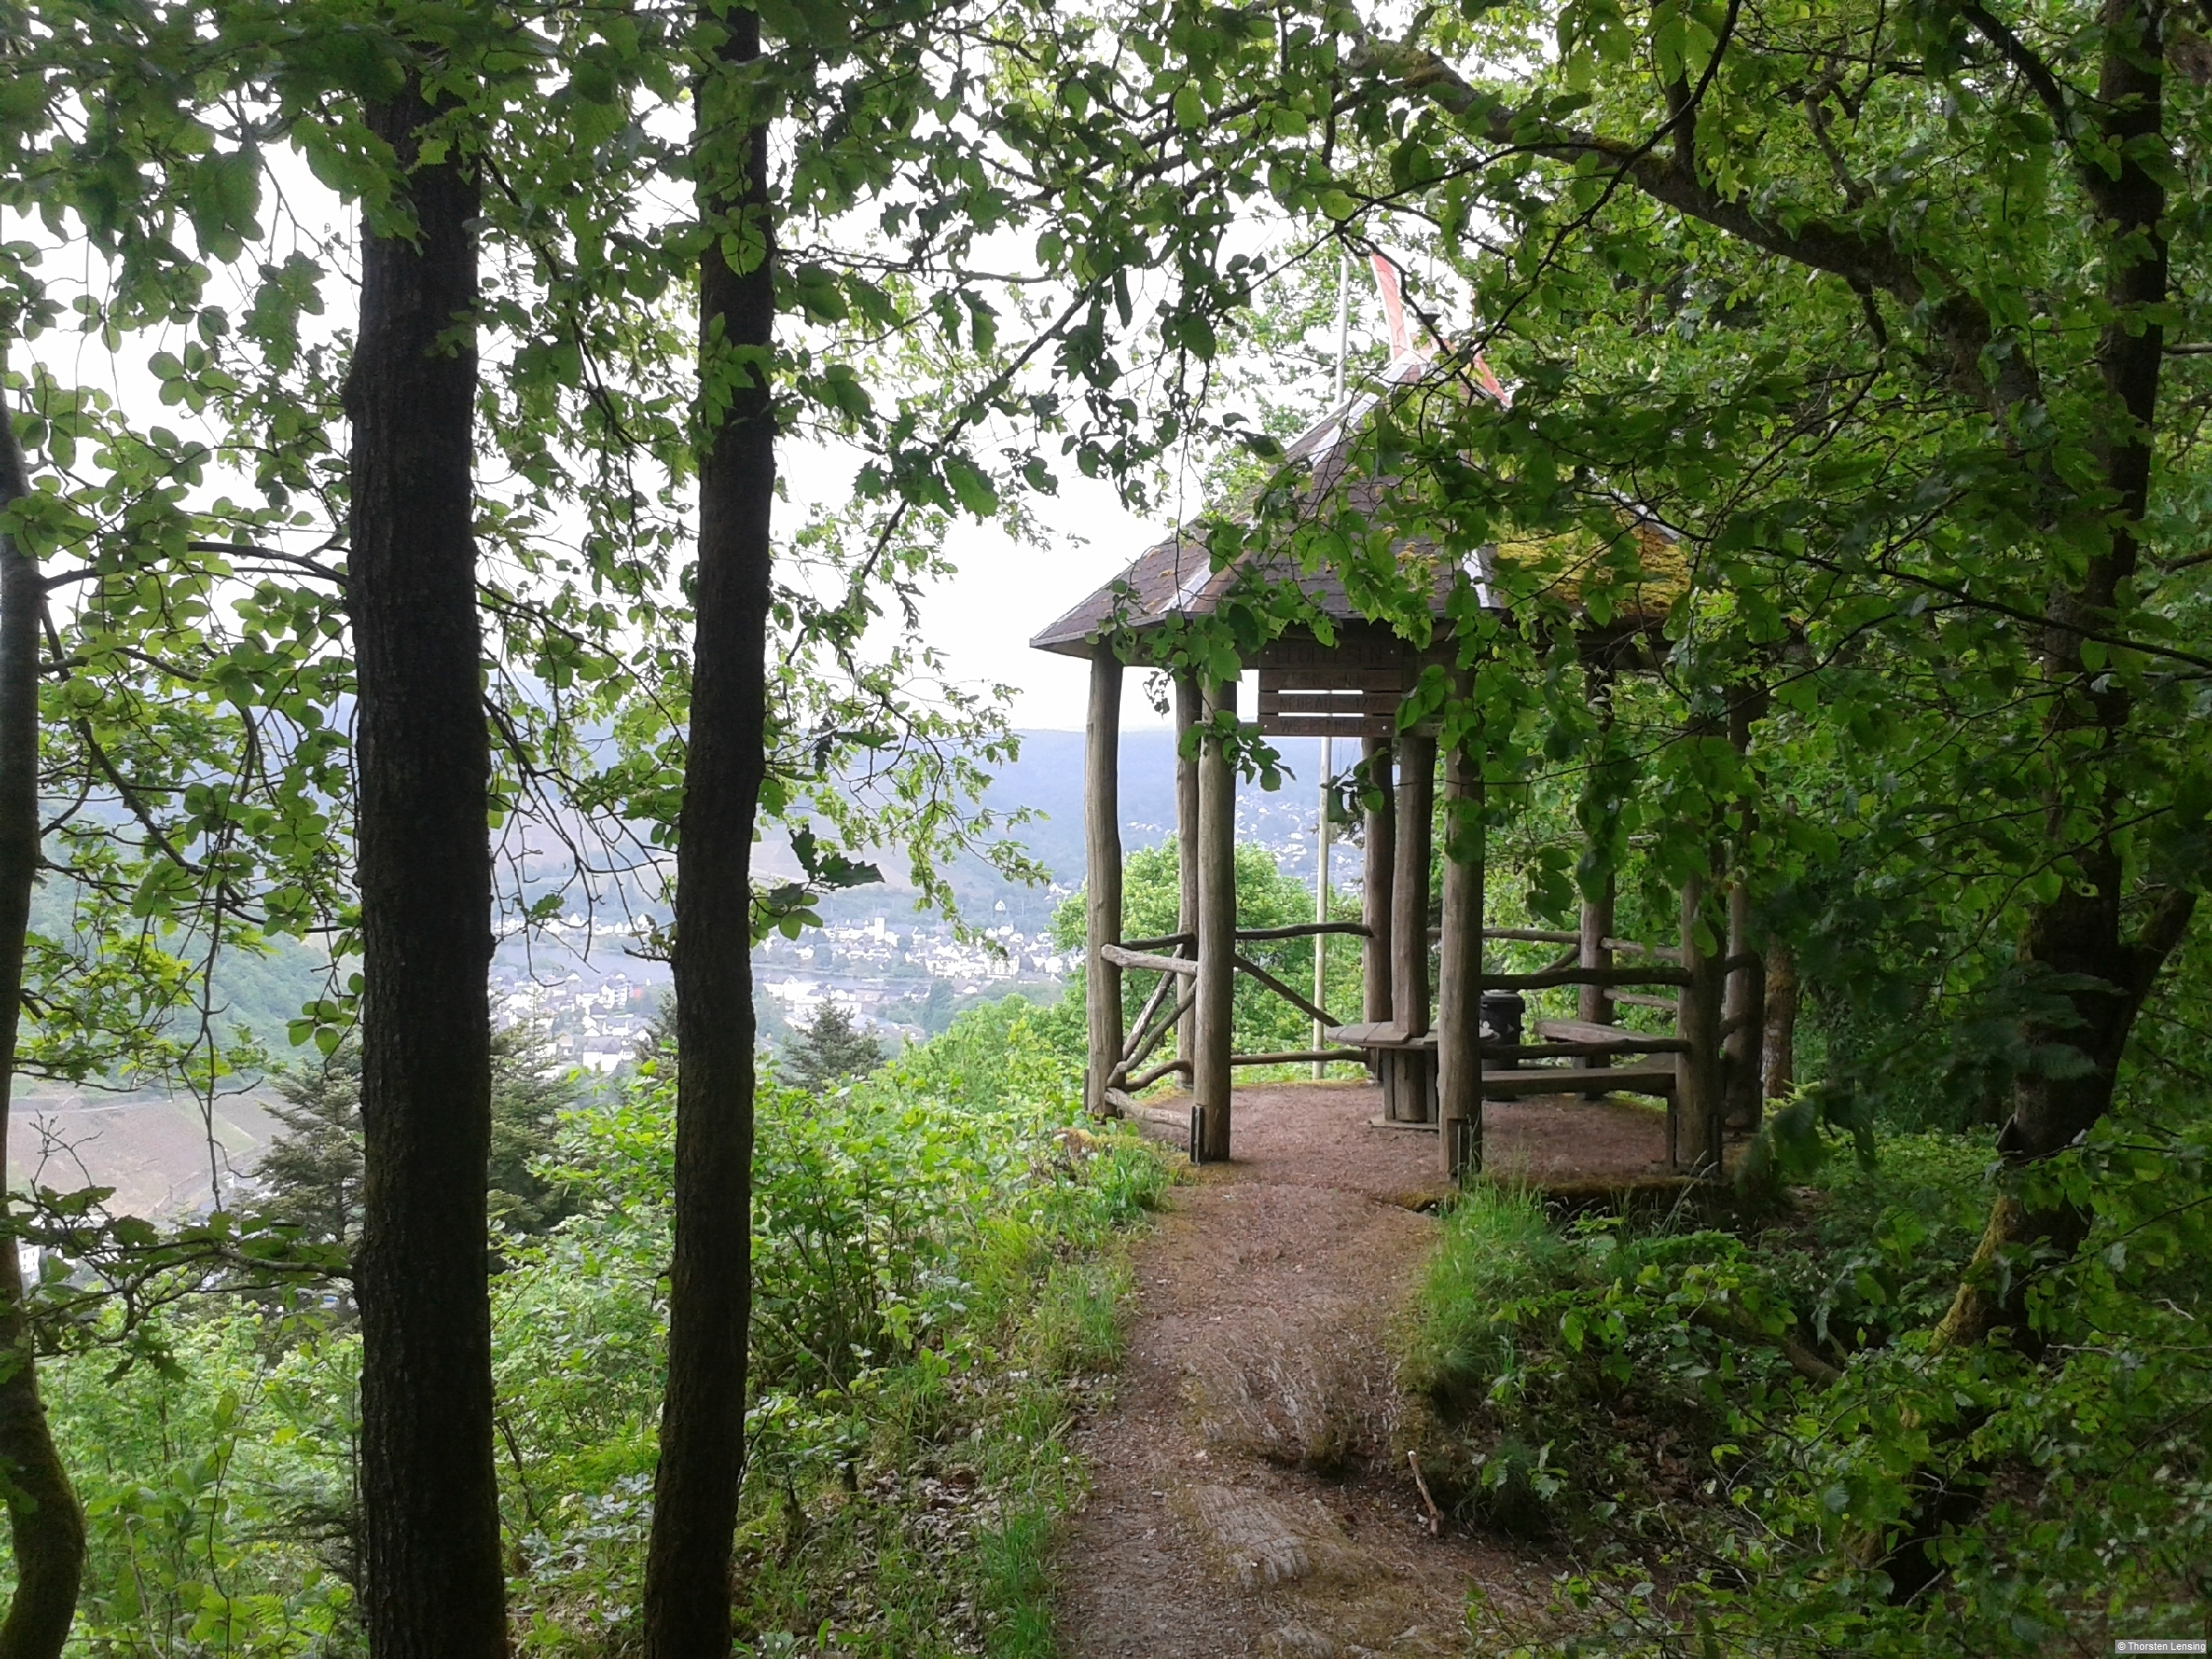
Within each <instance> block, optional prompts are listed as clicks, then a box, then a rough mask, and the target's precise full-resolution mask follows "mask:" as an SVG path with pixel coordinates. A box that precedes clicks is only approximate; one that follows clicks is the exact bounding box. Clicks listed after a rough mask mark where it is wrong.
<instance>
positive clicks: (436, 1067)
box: [346, 82, 507, 1659]
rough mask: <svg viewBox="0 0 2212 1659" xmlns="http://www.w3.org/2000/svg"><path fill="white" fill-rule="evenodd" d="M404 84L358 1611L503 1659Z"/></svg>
mask: <svg viewBox="0 0 2212 1659" xmlns="http://www.w3.org/2000/svg"><path fill="white" fill-rule="evenodd" d="M437 115H438V112H437V111H436V110H435V109H433V108H432V106H431V105H430V104H429V103H427V102H425V101H424V100H423V98H422V96H421V93H420V91H419V88H418V87H417V86H416V85H415V84H413V83H412V82H410V84H409V85H408V86H407V87H406V88H405V89H404V90H403V91H402V92H401V93H400V95H399V96H398V97H397V98H395V99H394V100H392V101H391V102H389V103H384V104H378V105H375V106H372V107H371V109H370V111H369V124H370V126H371V130H372V131H374V132H375V134H376V135H377V136H379V137H380V138H382V139H383V140H384V141H385V142H386V143H388V144H390V145H391V146H392V148H393V151H394V154H395V156H396V157H397V159H398V162H399V165H400V166H401V167H402V168H403V169H405V170H406V171H407V174H408V185H407V192H408V196H409V199H410V200H411V201H412V203H413V206H414V209H415V219H416V223H415V226H414V229H413V233H412V235H396V234H395V235H379V234H376V233H375V232H374V231H372V230H365V231H364V236H363V246H362V255H361V315H360V334H359V339H358V341H357V342H356V344H355V347H354V354H353V365H352V369H351V371H350V373H349V374H348V376H347V384H346V411H347V415H348V416H349V417H350V418H351V419H352V422H353V462H352V482H353V518H352V542H353V546H352V553H351V559H350V566H349V572H348V580H347V605H348V607H349V609H350V611H351V613H352V619H353V634H354V650H355V653H356V658H357V663H358V672H359V705H358V708H357V711H356V716H355V718H356V722H357V729H358V732H359V806H358V812H359V818H358V829H357V831H356V833H357V839H358V845H359V888H360V903H361V954H362V961H361V973H362V981H363V989H362V994H361V1011H360V1022H361V1127H362V1134H363V1138H364V1143H365V1160H366V1171H365V1175H364V1179H363V1186H362V1210H363V1216H362V1228H361V1243H360V1253H359V1262H358V1264H357V1278H356V1285H357V1294H358V1298H359V1306H360V1313H361V1343H362V1353H361V1525H362V1577H363V1597H362V1600H363V1612H364V1616H365V1621H366V1623H367V1626H368V1630H369V1641H370V1647H371V1651H372V1652H373V1653H376V1654H377V1655H378V1659H418V1656H421V1659H430V1656H432V1655H435V1656H436V1659H460V1656H463V1655H478V1654H498V1653H504V1652H505V1651H506V1639H507V1631H506V1613H505V1592H506V1580H505V1574H504V1570H503V1564H502V1562H501V1560H500V1509H499V1487H498V1483H497V1481H496V1478H495V1477H494V1474H493V1464H492V1391H491V1311H490V1306H489V1304H488V1300H487V1297H486V1252H485V1236H486V1235H485V1226H486V1223H485V1182H486V1169H485V1165H486V1159H487V1157H488V1152H489V1147H490V1138H491V1030H490V1017H489V1003H488V987H487V983H486V980H487V975H488V971H489V968H490V965H491V943H492V941H491V849H490V840H489V835H488V830H487V828H486V813H487V810H488V789H489V780H490V750H489V743H488V735H487V731H486V726H485V719H484V701H483V692H482V689H481V684H480V678H481V673H482V656H483V652H482V643H481V641H480V639H479V636H478V631H477V587H476V545H475V541H474V538H473V535H472V533H471V522H472V519H473V516H474V511H475V501H474V492H473V488H472V484H471V478H470V467H471V462H472V459H473V456H474V453H475V450H474V429H473V424H472V422H473V416H474V406H475V400H476V392H477V357H476V348H475V344H474V328H473V318H474V314H475V310H476V306H477V249H476V241H475V233H474V231H473V230H472V229H471V224H472V221H473V220H474V219H475V218H476V217H477V180H476V177H475V175H474V173H473V171H471V170H470V168H469V167H468V166H467V164H466V163H465V162H464V161H462V160H461V159H458V158H455V157H453V156H452V155H451V154H450V152H449V155H448V157H447V159H443V160H441V161H439V162H437V163H435V164H433V165H427V166H418V165H417V157H418V153H419V148H420V144H421V139H422V135H423V129H424V128H425V127H426V126H427V125H429V124H430V123H431V122H432V121H433V120H434V119H435V118H436V117H437Z"/></svg>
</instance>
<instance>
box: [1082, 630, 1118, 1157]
mask: <svg viewBox="0 0 2212 1659" xmlns="http://www.w3.org/2000/svg"><path fill="white" fill-rule="evenodd" d="M1121 744H1122V659H1121V656H1120V654H1119V653H1116V652H1115V650H1114V648H1113V641H1112V640H1110V639H1101V640H1100V641H1099V642H1098V643H1097V644H1096V645H1095V646H1093V647H1092V648H1091V653H1090V713H1089V718H1088V721H1087V722H1086V723H1085V724H1084V728H1083V895H1084V902H1083V945H1084V960H1083V1000H1084V1009H1085V1012H1086V1014H1087V1016H1088V1025H1089V1044H1090V1053H1089V1065H1088V1068H1087V1070H1086V1074H1085V1082H1084V1089H1083V1101H1084V1104H1085V1105H1086V1106H1088V1108H1089V1109H1090V1112H1091V1114H1092V1115H1093V1116H1094V1117H1112V1116H1115V1115H1116V1113H1117V1108H1116V1107H1115V1106H1114V1105H1113V1103H1112V1101H1111V1100H1108V1099H1107V1098H1106V1091H1107V1088H1108V1087H1109V1086H1110V1083H1111V1080H1112V1077H1113V1068H1114V1067H1115V1065H1118V1064H1120V1062H1121V1058H1122V1042H1123V1031H1122V971H1121V970H1120V969H1119V968H1117V967H1115V966H1114V965H1113V964H1112V962H1109V961H1108V960H1106V959H1105V958H1104V957H1103V956H1101V955H1100V951H1101V950H1102V949H1103V948H1104V947H1106V946H1109V945H1119V944H1120V943H1121V942H1122V791H1121Z"/></svg>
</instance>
